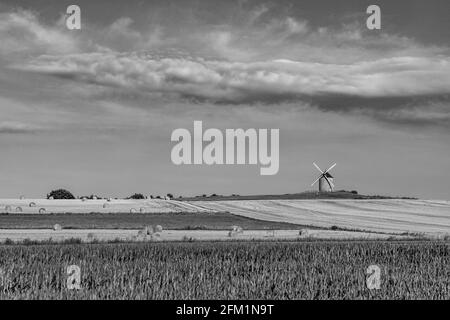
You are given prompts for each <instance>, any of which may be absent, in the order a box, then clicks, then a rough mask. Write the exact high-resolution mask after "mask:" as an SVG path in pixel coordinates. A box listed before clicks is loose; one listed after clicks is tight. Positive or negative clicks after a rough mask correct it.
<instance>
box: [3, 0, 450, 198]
mask: <svg viewBox="0 0 450 320" xmlns="http://www.w3.org/2000/svg"><path fill="white" fill-rule="evenodd" d="M71 4H77V5H79V6H80V8H81V30H68V29H67V28H66V25H65V19H66V16H65V12H66V8H67V6H69V5H71ZM370 4H373V3H372V2H371V1H363V0H360V1H356V0H352V1H350V0H344V1H332V0H315V1H312V0H311V1H294V0H290V1H289V0H281V1H256V0H254V1H250V0H248V1H244V0H240V1H218V0H195V1H194V0H186V1H137V0H129V1H77V2H72V1H59V0H58V1H56V0H43V1H39V2H38V1H31V0H30V1H25V0H19V1H17V0H15V1H5V0H0V41H1V42H0V150H1V156H0V198H15V197H19V196H21V195H24V196H27V197H45V195H46V194H47V193H48V192H49V191H51V190H53V189H56V188H67V189H68V190H70V191H72V192H73V193H74V194H75V195H77V196H82V195H90V194H97V195H99V196H111V197H126V196H129V195H131V194H133V193H135V192H140V193H143V194H146V195H150V194H153V195H164V194H166V193H172V194H174V195H176V196H178V195H183V196H189V195H198V194H212V193H216V194H225V195H226V194H284V193H296V192H302V191H305V190H311V189H312V187H311V183H312V182H313V181H314V180H315V179H316V177H317V173H318V172H317V171H316V169H315V168H314V167H313V165H312V162H316V163H317V164H318V165H319V166H321V167H322V169H325V168H326V167H329V166H331V165H332V164H333V163H337V166H336V167H335V168H334V169H333V170H332V172H331V173H332V174H333V176H334V178H335V184H336V188H337V189H346V190H358V191H359V192H360V193H364V194H381V195H391V196H415V197H420V198H427V199H447V200H450V192H449V190H450V148H449V138H450V19H448V13H449V11H450V10H449V9H450V7H449V4H448V1H439V0H433V1H414V0H413V1H406V0H398V1H377V2H376V4H377V5H379V6H380V8H381V29H380V30H369V29H367V27H366V19H367V17H368V16H369V15H368V14H367V13H366V8H367V6H368V5H370ZM194 120H201V121H203V126H204V128H205V129H206V128H218V129H221V130H225V129H227V128H231V129H234V128H243V129H248V128H256V129H258V128H261V129H264V128H267V129H270V128H278V129H279V130H280V169H279V172H278V174H276V175H272V176H261V175H260V171H259V166H257V165H212V166H208V165H181V166H176V165H174V164H173V163H172V161H171V159H170V154H171V149H172V147H173V146H174V143H173V142H171V140H170V138H171V133H172V131H173V130H175V129H177V128H186V129H188V130H190V131H192V130H193V122H194Z"/></svg>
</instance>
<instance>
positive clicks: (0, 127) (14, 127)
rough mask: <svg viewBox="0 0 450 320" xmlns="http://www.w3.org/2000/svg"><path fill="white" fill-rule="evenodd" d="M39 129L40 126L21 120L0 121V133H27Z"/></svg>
mask: <svg viewBox="0 0 450 320" xmlns="http://www.w3.org/2000/svg"><path fill="white" fill-rule="evenodd" d="M39 130H41V128H39V127H36V126H32V125H29V124H25V123H21V122H13V121H11V122H0V134H28V133H35V132H37V131H39Z"/></svg>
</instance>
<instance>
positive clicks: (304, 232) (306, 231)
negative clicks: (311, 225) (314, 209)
mask: <svg viewBox="0 0 450 320" xmlns="http://www.w3.org/2000/svg"><path fill="white" fill-rule="evenodd" d="M298 235H299V236H303V237H306V236H308V230H307V229H301V230H300V231H299V232H298Z"/></svg>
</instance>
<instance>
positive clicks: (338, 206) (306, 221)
mask: <svg viewBox="0 0 450 320" xmlns="http://www.w3.org/2000/svg"><path fill="white" fill-rule="evenodd" d="M193 203H195V204H196V205H197V206H200V207H207V208H208V209H210V210H215V211H226V212H230V213H233V214H235V215H241V216H244V217H248V218H253V219H260V220H266V221H274V222H275V221H276V222H290V223H295V224H299V225H313V226H316V227H328V228H329V227H331V226H337V227H340V228H346V229H357V230H367V231H374V232H387V233H404V232H408V233H421V234H424V235H427V236H431V237H436V236H437V237H440V236H442V237H444V236H446V235H450V201H438V200H409V199H374V200H344V199H338V200H245V201H244V200H242V201H234V200H232V201H195V202H193Z"/></svg>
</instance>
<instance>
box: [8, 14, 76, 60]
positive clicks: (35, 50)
mask: <svg viewBox="0 0 450 320" xmlns="http://www.w3.org/2000/svg"><path fill="white" fill-rule="evenodd" d="M0 39H1V42H2V43H1V46H0V56H3V57H4V58H10V59H14V60H17V59H20V58H23V57H27V56H36V55H39V54H43V53H50V54H63V53H69V52H75V51H77V41H76V39H75V38H74V37H73V36H70V35H68V34H67V33H65V32H64V29H63V28H59V29H58V28H55V26H49V25H44V24H42V23H41V22H40V21H39V20H38V18H37V16H36V15H35V14H34V13H32V12H30V11H25V10H18V11H14V12H0Z"/></svg>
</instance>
